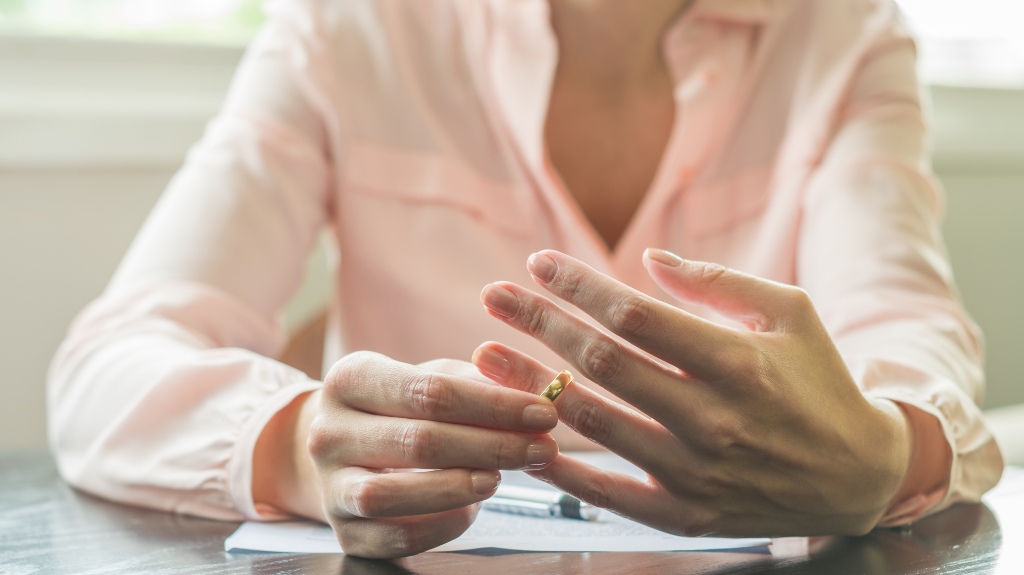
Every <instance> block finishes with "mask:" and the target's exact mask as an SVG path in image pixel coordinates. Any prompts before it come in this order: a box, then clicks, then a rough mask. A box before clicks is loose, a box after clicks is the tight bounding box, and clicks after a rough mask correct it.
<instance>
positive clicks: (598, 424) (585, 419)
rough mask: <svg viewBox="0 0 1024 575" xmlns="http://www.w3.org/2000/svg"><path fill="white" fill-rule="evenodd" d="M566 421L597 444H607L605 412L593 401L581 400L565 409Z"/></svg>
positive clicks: (608, 427) (608, 429)
mask: <svg viewBox="0 0 1024 575" xmlns="http://www.w3.org/2000/svg"><path fill="white" fill-rule="evenodd" d="M566 421H567V423H568V424H569V427H571V428H572V429H573V430H574V431H576V432H577V433H579V434H580V435H582V436H583V437H586V438H587V439H590V440H591V441H593V442H595V443H597V444H598V445H607V443H608V440H609V439H610V438H611V426H610V425H609V421H608V417H607V414H606V413H605V412H604V410H603V409H602V408H601V406H600V405H598V404H597V402H595V401H583V402H581V403H580V404H578V405H574V406H573V407H570V408H569V409H567V410H566Z"/></svg>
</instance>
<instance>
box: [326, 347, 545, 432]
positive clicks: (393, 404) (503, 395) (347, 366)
mask: <svg viewBox="0 0 1024 575" xmlns="http://www.w3.org/2000/svg"><path fill="white" fill-rule="evenodd" d="M324 395H325V396H327V397H330V398H332V399H333V401H334V402H336V403H340V404H342V405H344V406H346V407H351V408H354V409H358V410H360V411H365V412H369V413H375V414H377V415H384V416H389V417H402V418H407V419H424V420H435V421H444V422H449V423H461V424H465V425H476V426H480V427H489V428H493V429H507V430H513V431H527V432H532V433H537V432H547V431H550V430H551V429H552V428H553V427H554V426H555V424H557V423H558V414H557V413H556V412H555V410H554V408H553V407H552V406H551V405H550V403H548V402H546V401H544V400H543V399H542V398H539V397H537V396H535V395H533V394H529V393H522V392H520V391H516V390H513V389H505V388H502V387H498V386H493V385H487V384H484V383H482V382H479V381H474V380H472V379H468V378H464V377H456V376H450V375H446V374H443V373H436V372H431V371H428V370H425V369H422V368H419V367H416V366H412V365H408V364H404V363H400V362H396V361H394V360H391V359H388V358H385V357H384V356H381V355H378V354H372V353H368V352H364V353H356V354H350V355H349V356H347V357H346V358H345V359H343V360H342V361H341V362H339V363H338V364H337V365H336V366H335V368H334V369H332V370H331V373H330V374H328V376H327V378H326V380H325V382H324Z"/></svg>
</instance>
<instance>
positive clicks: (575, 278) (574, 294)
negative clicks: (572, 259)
mask: <svg viewBox="0 0 1024 575" xmlns="http://www.w3.org/2000/svg"><path fill="white" fill-rule="evenodd" d="M562 267H565V266H562ZM585 282H586V279H585V278H584V276H583V274H582V273H580V272H579V270H575V269H559V273H558V278H557V279H556V285H557V286H558V293H559V295H560V296H561V297H562V299H564V300H566V301H576V300H577V299H578V298H579V296H580V295H581V293H582V291H583V286H584V284H585Z"/></svg>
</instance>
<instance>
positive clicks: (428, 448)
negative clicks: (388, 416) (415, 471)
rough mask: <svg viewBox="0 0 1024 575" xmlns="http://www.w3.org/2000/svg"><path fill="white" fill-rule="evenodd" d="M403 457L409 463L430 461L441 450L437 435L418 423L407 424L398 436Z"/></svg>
mask: <svg viewBox="0 0 1024 575" xmlns="http://www.w3.org/2000/svg"><path fill="white" fill-rule="evenodd" d="M398 443H399V449H400V450H401V453H402V457H403V458H404V460H405V461H408V462H409V463H415V462H420V461H430V460H431V459H433V457H434V456H435V455H436V454H437V453H438V451H439V450H440V442H439V440H438V438H437V435H436V434H434V433H431V431H430V430H429V429H426V428H424V427H423V426H421V425H418V424H416V423H410V424H406V425H404V426H403V427H402V430H401V431H400V432H399V434H398Z"/></svg>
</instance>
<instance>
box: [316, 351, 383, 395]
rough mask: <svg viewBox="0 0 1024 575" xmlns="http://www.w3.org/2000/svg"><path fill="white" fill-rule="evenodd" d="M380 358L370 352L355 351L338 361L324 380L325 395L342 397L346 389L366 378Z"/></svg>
mask: <svg viewBox="0 0 1024 575" xmlns="http://www.w3.org/2000/svg"><path fill="white" fill-rule="evenodd" d="M378 358H379V356H378V355H377V354H376V353H373V352H369V351H355V352H352V353H350V354H348V355H346V356H345V357H343V358H341V359H340V360H338V361H337V362H336V363H335V364H334V365H333V366H331V369H330V370H329V371H328V372H327V377H325V378H324V393H325V394H327V395H329V396H332V397H340V396H341V394H343V393H344V391H345V389H346V388H348V387H350V386H352V385H353V384H355V383H358V382H359V381H361V380H362V379H364V378H365V377H366V373H367V372H368V371H369V369H370V366H371V365H373V364H374V363H375V362H376V361H377V360H378Z"/></svg>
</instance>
